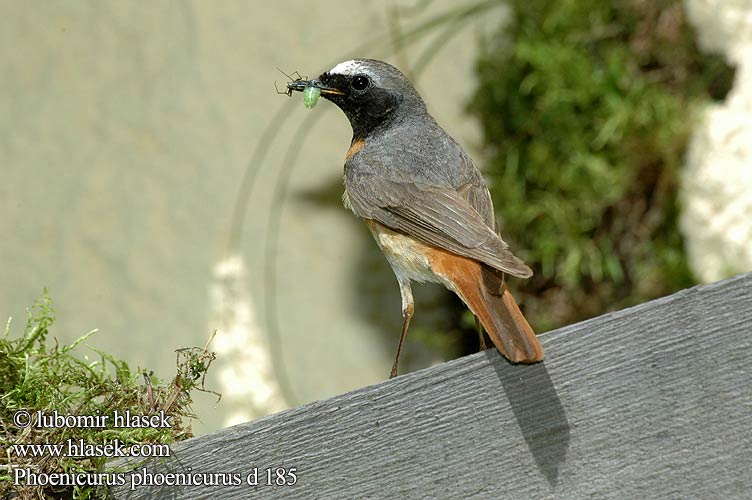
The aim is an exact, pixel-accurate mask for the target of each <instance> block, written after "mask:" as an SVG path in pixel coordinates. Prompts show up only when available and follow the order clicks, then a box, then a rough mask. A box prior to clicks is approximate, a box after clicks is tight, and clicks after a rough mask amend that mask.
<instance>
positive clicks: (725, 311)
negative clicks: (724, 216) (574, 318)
mask: <svg viewBox="0 0 752 500" xmlns="http://www.w3.org/2000/svg"><path fill="white" fill-rule="evenodd" d="M750 290H752V274H747V275H744V276H738V277H735V278H732V279H730V280H727V281H724V282H721V283H717V284H713V285H708V286H701V287H695V288H692V289H689V290H684V291H682V292H679V293H677V294H674V295H672V296H669V297H665V298H662V299H659V300H655V301H652V302H649V303H646V304H642V305H640V306H637V307H633V308H630V309H626V310H623V311H619V312H615V313H612V314H607V315H604V316H601V317H598V318H595V319H592V320H589V321H585V322H583V323H579V324H576V325H573V326H569V327H566V328H562V329H560V330H557V331H554V332H551V333H549V334H545V335H543V336H542V337H541V339H542V341H543V344H544V346H545V348H546V354H547V358H546V361H545V363H542V364H537V365H532V366H513V365H511V364H509V363H507V362H506V361H504V360H503V359H502V358H500V356H499V355H498V354H497V353H496V352H495V351H493V350H490V351H486V352H483V353H478V354H476V355H472V356H467V357H465V358H461V359H457V360H454V361H451V362H448V363H444V364H441V365H438V366H434V367H431V368H428V369H425V370H421V371H419V372H416V373H411V374H408V375H405V376H402V377H398V378H396V379H394V380H391V381H387V382H384V383H380V384H377V385H373V386H370V387H366V388H364V389H361V390H357V391H355V392H352V393H349V394H344V395H342V396H338V397H335V398H332V399H329V400H326V401H319V402H315V403H312V404H309V405H306V406H303V407H300V408H295V409H292V410H289V411H285V412H282V413H279V414H276V415H272V416H269V417H266V418H263V419H260V420H257V421H254V422H249V423H246V424H242V425H238V426H235V427H232V428H228V429H224V430H222V431H219V432H217V433H214V434H211V435H207V436H202V437H199V438H196V439H192V440H189V441H185V442H183V443H180V444H178V445H176V446H174V448H173V456H172V457H171V458H170V459H168V460H167V461H165V462H163V463H152V464H147V466H146V467H147V468H148V471H149V473H150V474H163V473H166V472H168V471H169V472H174V473H180V472H187V471H188V468H189V467H190V468H191V469H190V472H191V473H200V472H204V473H206V472H214V473H217V472H225V473H226V472H235V473H238V474H239V475H241V478H242V479H243V480H244V479H245V477H246V475H247V474H248V472H250V471H252V470H253V468H257V470H260V472H261V476H262V479H264V474H265V469H266V468H269V467H271V468H274V467H284V468H287V469H290V468H293V467H294V468H295V474H296V477H297V482H296V483H295V484H294V485H292V486H290V485H287V486H264V485H263V484H262V485H259V486H255V487H250V486H248V485H241V486H234V487H220V486H183V487H179V488H176V487H167V486H161V487H159V486H153V487H149V488H146V487H141V488H137V489H135V490H133V491H130V490H129V489H128V487H127V485H126V487H122V488H118V489H116V490H114V491H112V493H113V498H116V499H126V498H127V499H148V498H163V497H164V498H173V499H183V498H185V499H201V498H233V499H247V498H265V499H269V498H297V499H306V498H326V499H329V498H499V499H503V498H510V499H512V498H514V499H517V498H530V499H543V498H551V499H564V498H566V499H577V498H593V499H611V498H613V499H625V498H635V499H637V498H639V499H653V498H655V499H674V498H675V499H688V498H724V499H729V498H751V497H752V474H751V472H752V292H751V291H750ZM312 376H315V375H312ZM273 477H274V476H273ZM287 478H288V480H289V479H291V478H290V476H287Z"/></svg>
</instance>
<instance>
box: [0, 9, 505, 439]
mask: <svg viewBox="0 0 752 500" xmlns="http://www.w3.org/2000/svg"><path fill="white" fill-rule="evenodd" d="M413 3H414V2H402V3H400V2H397V3H388V2H376V1H356V2H353V1H344V0H343V1H324V2H317V3H311V2H305V3H304V2H291V1H278V2H247V1H222V2H209V1H203V2H200V1H196V2H148V3H146V2H99V1H90V2H83V1H80V2H62V1H59V2H56V1H50V2H24V3H20V2H2V3H1V4H0V42H1V43H0V72H1V73H2V75H3V77H2V79H0V87H1V88H2V92H0V129H2V131H3V133H2V135H0V179H2V182H1V183H0V235H2V238H3V242H2V244H0V284H1V286H0V317H2V318H6V317H7V316H9V315H13V316H14V321H15V325H16V331H18V329H19V328H20V327H22V325H23V322H24V320H25V318H24V315H25V312H24V308H25V307H27V306H28V305H30V304H31V303H32V302H33V300H34V299H35V298H36V297H38V296H39V294H40V292H41V290H42V287H45V286H46V287H49V289H50V293H51V295H52V297H53V299H54V302H55V305H56V308H57V311H58V323H57V326H56V329H55V334H56V335H57V336H58V337H59V338H61V339H63V340H64V341H70V340H72V339H73V338H75V337H77V336H79V335H81V334H83V333H84V332H86V331H88V330H90V329H92V328H99V330H100V332H99V334H98V335H97V336H96V337H94V338H93V339H92V340H91V342H90V343H92V344H93V345H96V346H97V347H100V348H104V349H106V350H109V351H111V352H113V353H114V354H115V355H116V356H119V357H121V358H124V359H126V360H127V361H129V362H130V364H131V365H132V366H133V367H137V366H140V367H146V368H149V369H152V370H155V371H156V372H157V373H158V374H161V375H162V376H164V377H169V376H171V375H172V367H173V365H174V352H173V351H174V349H176V348H179V347H184V346H190V345H203V343H204V342H205V340H206V338H207V337H208V335H209V332H210V331H211V330H212V329H214V328H218V327H223V328H225V329H232V328H234V329H235V330H234V332H229V333H228V332H225V333H223V332H222V331H221V332H220V334H219V336H220V337H221V338H223V340H222V341H221V342H220V346H221V347H222V349H223V353H222V355H221V356H220V360H219V361H218V363H217V370H216V371H215V379H212V386H213V387H214V388H215V389H217V390H219V391H220V392H223V393H225V395H226V398H225V400H223V402H222V403H221V404H220V405H219V406H217V408H216V409H212V408H213V400H211V399H210V398H208V397H207V398H199V399H200V401H199V404H198V406H197V408H196V409H197V411H198V413H199V414H200V415H202V420H203V421H204V424H200V425H198V426H197V430H198V431H205V430H207V429H212V428H217V427H220V426H222V425H224V422H226V419H227V418H228V416H229V415H234V416H235V417H234V418H235V419H236V420H237V419H243V418H251V417H254V416H258V415H259V414H262V413H265V412H267V411H274V410H276V409H279V408H281V407H283V406H284V405H286V404H291V403H292V404H299V403H301V402H306V401H310V400H313V399H318V398H323V397H327V396H331V395H333V394H337V393H341V392H344V391H346V390H349V389H352V388H355V387H359V386H363V385H366V384H369V383H374V382H377V381H380V380H382V379H384V378H385V376H386V374H387V373H388V369H389V367H390V364H391V357H392V351H393V348H394V345H395V344H396V341H397V335H398V327H399V324H400V313H399V297H398V291H397V287H396V284H395V283H394V282H393V278H392V277H391V275H390V274H389V273H390V271H389V270H388V267H387V266H386V264H385V263H384V262H383V260H382V258H381V256H379V255H378V254H376V253H375V252H374V247H373V244H372V242H371V241H370V240H369V236H368V234H367V232H366V230H365V228H364V227H363V226H362V225H360V224H358V221H356V220H355V219H354V218H353V217H352V216H350V215H349V214H348V213H347V212H345V211H344V209H342V208H341V206H340V205H339V201H338V200H337V197H338V194H339V189H340V188H339V182H340V181H339V176H340V175H341V168H342V166H341V165H342V161H343V155H344V152H345V150H346V149H347V146H348V143H349V139H350V130H349V127H348V125H347V122H346V120H345V118H344V117H343V116H342V115H341V114H340V113H339V112H337V111H336V110H335V109H332V108H333V106H331V105H330V104H329V103H325V102H322V103H321V104H320V105H319V106H318V107H317V108H316V109H314V110H313V111H308V110H306V109H304V108H303V106H302V105H301V102H300V99H299V97H296V98H294V99H287V98H286V97H284V96H278V95H276V93H275V92H274V87H273V81H274V80H278V81H282V80H283V79H284V77H282V76H281V75H280V74H279V73H278V72H277V71H276V69H275V67H277V66H278V67H280V68H283V69H286V70H294V69H298V70H300V71H301V72H302V73H304V74H309V75H311V76H313V75H315V74H317V73H319V72H320V71H322V70H325V69H328V68H329V67H331V66H332V65H333V64H334V63H336V62H338V61H339V60H342V59H343V58H348V57H345V56H349V55H351V54H350V52H351V50H352V49H353V48H354V47H357V46H359V45H360V44H362V43H363V42H364V41H367V40H370V39H374V38H375V37H377V36H379V35H384V34H385V33H387V31H388V30H387V15H388V13H389V12H394V6H395V5H402V4H403V5H412V4H413ZM458 4H459V3H458V2H450V1H443V2H438V1H437V2H430V3H429V5H428V7H427V8H426V11H425V12H423V13H422V14H419V15H417V16H416V17H410V18H405V17H404V16H403V20H402V23H403V24H404V25H405V26H410V25H411V24H413V23H416V22H419V21H420V20H421V19H427V18H428V17H429V16H431V15H434V14H436V13H439V12H443V11H445V10H446V9H447V8H448V7H451V6H457V5H458ZM483 23H484V25H493V24H494V22H493V20H489V19H488V16H484V18H483ZM479 26H480V24H479V22H478V20H476V21H475V22H474V23H473V24H472V25H471V27H470V28H469V29H466V30H465V31H464V32H463V33H462V34H461V35H460V36H458V37H457V38H455V39H452V40H451V41H449V43H448V44H447V45H446V47H445V48H444V49H443V51H442V52H440V53H439V54H438V56H437V57H436V59H435V61H434V62H433V63H432V65H431V66H430V67H429V68H428V71H427V72H426V73H425V74H424V75H423V76H422V77H421V79H420V81H419V87H420V89H421V91H422V92H423V93H424V96H425V97H426V100H427V101H428V103H429V107H430V108H431V109H432V110H433V111H434V114H435V116H436V117H437V119H438V120H439V122H440V123H443V124H444V125H445V126H446V127H447V128H448V129H449V130H450V132H451V133H453V134H455V135H456V136H457V137H458V138H459V139H460V141H461V142H463V143H464V144H465V145H466V146H468V147H469V148H470V150H471V151H472V150H473V147H474V146H475V145H476V144H477V143H478V140H479V139H478V135H477V133H476V129H475V128H474V127H473V125H472V122H471V121H470V120H469V118H468V117H466V116H465V115H464V112H463V108H464V106H465V104H466V100H467V97H468V96H469V92H470V91H471V89H472V87H473V81H474V80H473V74H472V65H473V60H474V54H475V47H476V43H475V41H476V36H477V31H478V29H479ZM390 51H391V46H390V44H389V43H388V41H387V39H386V38H382V42H381V43H379V44H377V45H374V46H372V47H371V48H369V49H367V50H364V51H363V52H362V53H361V54H360V55H363V56H384V55H386V54H388V53H389V52H390ZM419 54H420V50H418V49H417V48H411V49H409V50H407V51H405V52H403V53H401V55H400V57H396V58H395V57H393V58H391V59H390V60H391V61H392V62H397V63H400V62H401V63H403V64H404V62H405V61H407V62H414V61H415V60H416V58H417V57H418V56H419ZM282 108H284V109H285V112H286V113H290V115H291V116H290V118H289V120H288V122H287V124H286V126H285V128H284V130H283V133H282V134H281V135H280V136H278V137H277V138H276V141H275V142H274V144H273V145H272V147H271V149H270V151H269V154H268V156H267V157H266V161H265V162H264V163H263V164H261V165H254V166H252V168H258V169H260V170H259V175H258V184H257V188H259V189H256V190H254V191H253V195H252V197H251V201H250V206H249V208H248V212H247V218H246V220H245V224H244V227H243V229H244V237H243V240H242V245H241V248H240V253H239V258H240V259H241V260H242V262H244V263H245V265H246V273H245V274H244V275H238V274H235V275H233V274H232V271H229V273H230V276H235V280H234V281H233V279H232V278H227V280H229V281H227V282H225V285H228V283H229V285H230V286H234V287H236V289H235V294H234V297H235V299H234V300H236V302H237V303H236V304H230V305H229V306H227V305H226V306H227V307H228V308H229V309H232V308H233V307H235V312H236V313H237V314H238V315H239V316H236V317H235V319H236V320H237V321H236V322H235V323H234V325H235V326H234V327H232V325H230V326H228V323H227V321H224V322H223V321H221V320H220V318H218V313H217V310H216V308H217V295H216V292H217V290H221V287H220V288H219V289H218V288H217V287H216V285H217V283H214V285H215V286H214V287H213V285H212V283H213V282H212V269H213V267H214V266H215V265H216V263H217V262H218V261H220V260H221V259H222V258H223V256H224V255H225V250H226V243H227V240H228V231H229V224H230V222H229V221H230V215H231V213H232V209H233V205H234V203H235V201H236V197H237V195H238V186H239V183H240V179H241V178H242V176H243V173H244V171H245V169H246V167H247V165H248V161H249V158H250V155H251V154H252V152H253V151H254V147H255V145H256V141H257V140H258V138H259V137H260V135H261V134H262V133H263V132H264V130H265V127H266V125H267V124H268V123H269V121H270V120H271V118H272V117H273V116H274V115H275V113H277V112H278V111H279V110H280V109H282ZM311 113H317V114H320V115H321V116H320V119H319V120H318V122H317V125H316V128H315V129H314V130H311V131H310V135H309V136H308V138H307V140H306V142H305V143H304V145H303V149H302V153H301V157H300V159H299V161H298V162H297V163H296V165H295V168H294V170H293V174H292V177H291V181H290V184H289V189H288V191H287V198H285V200H284V204H283V211H282V215H281V224H280V225H279V226H278V228H277V229H278V232H279V239H278V243H277V244H275V246H274V255H275V257H276V259H277V260H276V267H275V268H274V272H273V273H268V272H267V271H266V269H267V266H269V265H270V264H269V262H268V261H267V259H266V258H265V252H264V248H265V245H266V243H267V240H266V237H265V234H266V231H267V228H268V222H269V220H270V212H269V210H270V206H271V198H272V195H271V193H272V187H273V186H274V185H275V182H276V180H277V177H278V174H279V172H280V168H281V162H282V159H283V157H284V155H285V153H286V152H287V150H288V149H289V147H290V145H291V140H292V135H293V132H294V130H295V126H296V124H297V122H300V121H301V120H303V119H304V118H306V117H309V116H310V114H311ZM269 276H273V277H274V279H275V281H276V289H275V290H276V291H275V297H276V298H277V303H278V310H277V311H276V317H277V319H278V322H279V326H280V334H279V335H280V336H279V338H278V345H279V347H280V349H281V352H282V357H283V360H284V364H285V365H286V366H287V369H288V371H289V378H290V384H291V386H292V388H293V390H294V392H295V394H296V397H295V399H294V400H290V398H287V399H285V398H284V397H278V396H279V395H278V394H276V393H275V391H278V390H279V385H278V383H277V382H278V381H277V380H275V375H274V374H275V372H274V371H273V370H272V369H271V365H270V366H269V367H265V365H264V363H265V362H269V363H273V361H274V360H273V359H271V358H269V355H270V350H269V344H268V342H269V340H268V335H269V332H268V331H267V330H268V329H267V319H268V318H267V315H266V308H267V307H268V301H267V300H268V298H269V297H268V294H269V283H268V281H267V278H268V277H269ZM225 288H226V287H225ZM225 291H226V290H225ZM212 293H215V294H214V295H212ZM433 293H434V292H432V291H428V292H424V294H423V297H424V300H425V301H427V302H430V301H431V295H432V294H433ZM424 311H425V312H422V311H421V309H420V304H419V308H418V310H417V316H416V322H421V321H423V322H424V325H425V324H428V323H427V322H430V321H434V320H435V321H440V320H441V317H442V316H441V315H442V313H441V311H438V312H434V313H431V312H430V311H427V310H426V308H424ZM421 318H423V319H421ZM418 324H420V323H418ZM223 335H224V337H223ZM251 343H253V344H254V345H253V349H250V350H249V349H248V346H249V345H250V344H251ZM256 344H258V345H256ZM418 358H419V359H418V361H416V363H417V365H416V366H420V365H421V364H425V363H429V362H431V361H434V360H438V359H440V354H439V353H431V352H429V353H427V354H426V355H425V356H423V357H418ZM264 360H266V361H264ZM276 366H279V364H278V363H277V364H276ZM254 377H262V378H263V377H270V380H266V381H258V380H254V379H253V378H254ZM220 378H221V379H222V380H219V379H220ZM244 379H246V380H244ZM228 384H230V385H231V384H236V386H235V388H234V389H233V388H232V387H230V385H228ZM264 391H267V392H268V394H267V393H265V392H264ZM248 401H250V402H252V407H248V406H247V405H246V404H245V403H246V402H248Z"/></svg>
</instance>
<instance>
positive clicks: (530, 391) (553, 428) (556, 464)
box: [485, 349, 569, 486]
mask: <svg viewBox="0 0 752 500" xmlns="http://www.w3.org/2000/svg"><path fill="white" fill-rule="evenodd" d="M485 354H486V357H487V358H488V359H489V361H490V362H491V363H492V364H493V367H494V370H495V372H496V376H497V377H499V381H500V382H501V385H502V386H503V387H504V392H505V393H506V395H507V399H508V400H509V404H510V406H511V408H512V412H513V413H514V417H515V419H516V420H517V425H518V426H519V428H520V431H521V432H522V436H523V437H524V438H525V442H526V443H527V447H528V449H529V450H530V453H531V454H532V455H533V459H534V460H535V463H536V465H537V466H538V469H539V470H540V472H541V473H542V474H543V476H544V477H545V478H546V480H547V481H548V483H549V484H550V485H551V486H556V484H557V482H558V480H559V471H560V469H561V467H562V465H563V464H564V462H565V461H566V456H567V450H568V449H569V422H568V421H567V416H566V414H565V413H564V407H563V406H562V404H561V400H559V396H558V394H556V389H554V385H553V382H552V381H551V377H549V375H548V370H547V369H546V365H545V363H536V364H533V365H513V364H510V363H508V362H507V361H505V360H504V359H502V358H501V356H499V354H498V353H497V352H496V350H495V349H489V350H487V351H485Z"/></svg>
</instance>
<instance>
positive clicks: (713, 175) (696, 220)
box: [680, 0, 752, 282]
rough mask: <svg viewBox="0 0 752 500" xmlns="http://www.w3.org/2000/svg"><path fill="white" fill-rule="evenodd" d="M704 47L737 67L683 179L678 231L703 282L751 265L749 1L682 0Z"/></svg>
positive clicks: (705, 125) (701, 132) (698, 134)
mask: <svg viewBox="0 0 752 500" xmlns="http://www.w3.org/2000/svg"><path fill="white" fill-rule="evenodd" d="M685 5H686V8H687V13H688V15H689V18H690V21H691V22H692V23H693V25H694V26H695V27H696V29H697V31H698V37H699V42H700V46H701V48H702V49H703V50H707V51H709V52H714V53H718V54H722V55H723V56H724V57H725V58H726V60H727V61H728V63H729V64H731V65H733V66H735V67H736V71H737V73H736V78H735V82H734V86H733V89H732V90H731V92H730V93H729V95H728V96H727V98H726V101H725V102H724V103H722V104H719V105H713V106H711V107H710V108H709V109H708V110H707V112H706V114H705V116H704V119H703V122H702V124H701V125H700V126H699V127H698V129H697V131H696V132H695V136H694V138H693V140H692V142H691V144H690V147H689V152H688V155H687V164H686V167H685V170H684V173H683V179H682V193H681V196H682V201H683V211H682V216H681V220H680V224H681V229H682V232H683V233H684V236H685V238H686V244H687V251H688V254H689V260H690V265H691V267H692V269H693V271H694V272H695V274H696V276H697V277H698V278H699V279H700V280H701V281H704V282H711V281H717V280H719V279H722V278H725V277H728V276H732V275H734V274H738V273H742V272H746V271H750V270H752V0H685Z"/></svg>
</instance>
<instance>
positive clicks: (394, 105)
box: [288, 59, 543, 377]
mask: <svg viewBox="0 0 752 500" xmlns="http://www.w3.org/2000/svg"><path fill="white" fill-rule="evenodd" d="M310 89H316V90H315V91H314V92H316V99H318V94H319V92H320V95H321V96H322V97H324V98H325V99H327V100H329V101H331V102H333V103H334V104H336V105H337V106H338V107H339V108H340V109H341V110H342V111H343V112H344V113H345V115H346V116H347V118H348V120H350V125H351V126H352V130H353V138H352V143H351V144H350V149H349V150H348V151H347V154H346V155H345V193H344V196H343V200H344V204H345V206H346V207H347V208H349V209H350V210H352V211H353V212H354V213H355V215H357V216H358V217H361V218H362V219H364V220H365V221H366V224H368V227H369V228H370V230H371V233H372V234H373V237H374V238H375V239H376V242H377V243H378V245H379V248H380V249H381V251H382V252H383V253H384V255H385V256H386V258H387V260H388V261H389V264H391V266H392V269H393V270H394V274H395V275H396V276H397V282H398V283H399V289H400V294H401V295H402V316H403V323H402V334H401V335H400V340H399V344H398V346H397V355H396V357H395V360H394V365H393V366H392V371H391V377H394V376H396V375H397V366H398V362H399V356H400V351H401V350H402V344H403V342H404V340H405V334H406V333H407V328H408V326H409V325H410V318H412V316H413V309H414V307H413V295H412V290H411V287H410V282H411V281H412V280H415V281H418V282H426V281H428V282H434V283H441V284H442V285H444V286H445V287H447V288H448V289H450V290H452V291H453V292H455V293H456V294H457V295H458V296H459V297H460V298H461V299H462V301H463V302H464V303H465V304H466V305H467V307H468V308H470V310H471V311H472V312H473V314H475V316H476V318H477V319H478V321H479V322H480V324H481V325H482V326H483V328H485V330H486V331H487V332H488V335H489V337H490V338H491V340H493V343H494V345H495V346H496V348H497V349H498V350H499V352H500V353H501V354H502V355H504V356H505V357H506V358H507V359H509V360H510V361H512V362H515V363H534V362H537V361H540V360H542V359H543V348H542V347H541V345H540V343H539V342H538V339H537V337H536V336H535V333H534V332H533V330H532V328H530V325H529V324H528V322H527V320H526V319H525V317H524V316H523V315H522V313H521V312H520V309H519V307H518V306H517V303H516V302H515V300H514V298H513V297H512V295H511V293H510V292H509V289H508V288H507V286H506V284H505V282H504V277H505V275H507V274H509V275H511V276H516V277H518V278H529V277H530V276H532V274H533V272H532V271H531V270H530V268H529V267H528V266H527V265H525V263H524V262H522V260H520V259H519V258H517V257H515V256H514V255H513V254H512V252H511V251H510V250H509V248H508V245H507V244H506V243H505V242H504V240H503V239H502V238H501V234H499V230H498V226H497V224H496V221H495V219H494V209H493V204H492V202H491V195H490V193H489V192H488V188H487V187H486V184H485V182H484V180H483V177H482V175H481V173H480V171H478V169H477V167H476V166H475V164H474V163H473V160H472V159H471V158H470V156H468V154H467V153H465V151H464V150H463V149H462V148H461V147H460V145H459V144H457V142H456V141H455V140H454V139H452V137H450V136H449V134H447V133H446V132H445V131H444V129H442V128H441V127H440V126H439V125H438V124H437V123H436V121H435V120H434V119H433V117H431V115H430V114H428V111H427V110H426V105H425V103H424V102H423V99H421V97H420V95H418V92H417V91H416V90H415V88H414V87H413V86H412V84H411V83H410V81H409V80H408V79H407V78H406V77H405V76H404V75H403V74H402V73H401V72H400V71H399V70H398V69H397V68H395V67H393V66H391V65H389V64H387V63H385V62H382V61H376V60H373V59H354V60H351V61H346V62H343V63H340V64H338V65H336V66H335V67H334V68H332V69H331V70H329V71H327V72H326V73H323V74H322V75H321V76H319V77H318V78H316V79H314V80H302V79H299V80H295V81H292V82H289V83H288V91H289V92H292V91H301V92H303V91H307V92H309V93H310V92H311V90H310ZM314 104H315V102H314ZM310 107H312V106H310ZM481 334H482V332H481ZM482 338H483V337H482V335H481V341H482Z"/></svg>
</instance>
